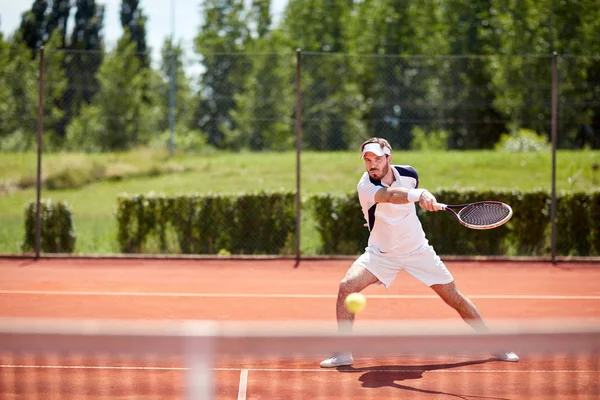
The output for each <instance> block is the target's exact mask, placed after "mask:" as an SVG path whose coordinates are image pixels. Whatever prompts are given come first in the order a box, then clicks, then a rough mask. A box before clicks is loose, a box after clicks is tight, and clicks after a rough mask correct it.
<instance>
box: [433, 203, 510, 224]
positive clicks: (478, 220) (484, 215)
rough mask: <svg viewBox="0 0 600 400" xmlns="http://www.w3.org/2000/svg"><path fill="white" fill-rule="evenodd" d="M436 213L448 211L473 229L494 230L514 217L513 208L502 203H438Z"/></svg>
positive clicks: (435, 207)
mask: <svg viewBox="0 0 600 400" xmlns="http://www.w3.org/2000/svg"><path fill="white" fill-rule="evenodd" d="M434 209H435V210H436V211H440V210H446V211H448V212H449V213H451V214H452V215H454V217H456V219H457V220H458V222H460V223H461V224H463V225H464V226H466V227H467V228H471V229H492V228H496V227H499V226H500V225H504V224H505V223H506V222H508V220H509V219H510V218H511V217H512V215H513V211H512V208H511V207H510V206H509V205H508V204H505V203H502V202H500V201H479V202H476V203H469V204H456V205H447V204H443V203H436V204H435V205H434Z"/></svg>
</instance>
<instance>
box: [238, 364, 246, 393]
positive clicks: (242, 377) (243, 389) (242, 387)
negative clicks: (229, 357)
mask: <svg viewBox="0 0 600 400" xmlns="http://www.w3.org/2000/svg"><path fill="white" fill-rule="evenodd" d="M247 388H248V370H247V369H242V370H240V389H239V391H238V400H246V389H247Z"/></svg>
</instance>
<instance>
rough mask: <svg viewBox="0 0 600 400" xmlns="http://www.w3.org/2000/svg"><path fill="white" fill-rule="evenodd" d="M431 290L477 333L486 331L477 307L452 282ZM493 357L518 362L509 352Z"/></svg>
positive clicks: (434, 286) (433, 287)
mask: <svg viewBox="0 0 600 400" xmlns="http://www.w3.org/2000/svg"><path fill="white" fill-rule="evenodd" d="M431 288H432V289H433V290H434V291H435V292H436V293H437V294H438V295H439V296H440V297H441V298H442V300H444V301H445V302H446V304H448V305H449V306H450V307H452V308H454V309H455V310H456V311H457V312H458V314H459V315H460V316H461V317H462V319H463V320H465V322H466V323H468V324H469V325H471V326H472V327H473V329H475V330H476V331H477V332H487V331H488V327H487V325H486V324H485V322H484V321H483V318H482V317H481V314H480V313H479V311H478V310H477V307H475V304H473V303H472V302H471V300H469V299H468V298H467V297H466V296H465V295H464V294H462V293H461V292H460V291H459V290H458V288H457V287H456V284H455V283H454V281H452V282H450V283H446V284H443V285H431ZM494 356H495V357H498V358H499V359H501V360H503V361H511V362H516V361H519V357H518V356H517V355H516V354H515V353H514V352H511V351H509V352H503V353H499V354H494Z"/></svg>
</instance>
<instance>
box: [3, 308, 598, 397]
mask: <svg viewBox="0 0 600 400" xmlns="http://www.w3.org/2000/svg"><path fill="white" fill-rule="evenodd" d="M323 325H326V324H323V323H322V322H321V323H301V324H299V323H289V322H282V323H268V324H267V323H264V324H263V323H232V322H231V323H216V322H211V321H182V322H142V321H81V320H77V321H75V320H23V319H5V320H0V398H1V399H61V400H65V399H189V400H196V399H208V400H212V399H238V400H243V399H335V398H351V399H382V398H403V399H438V398H440V399H441V398H456V399H468V400H472V399H527V400H540V399H590V400H591V399H599V398H600V324H597V323H595V322H594V323H591V322H589V321H587V322H578V321H561V322H560V323H558V322H556V321H538V322H535V323H524V322H514V321H513V322H508V321H503V322H498V323H494V324H491V325H490V326H491V328H492V329H491V331H490V333H485V334H477V333H474V332H470V331H468V330H467V329H465V328H464V327H463V326H462V325H460V326H459V325H454V324H452V325H448V324H447V323H445V322H439V321H422V322H390V323H377V322H373V323H368V324H367V323H365V321H363V322H362V326H368V328H366V327H363V328H357V329H356V330H355V332H354V333H352V334H339V333H337V332H335V330H333V329H324V328H323ZM336 350H339V351H342V350H343V351H352V352H353V354H354V357H355V363H354V365H352V366H347V367H339V368H334V369H322V368H319V361H321V360H322V359H323V358H326V357H327V356H329V355H331V352H332V351H336ZM506 350H512V351H515V352H517V353H518V354H519V356H520V357H521V361H520V362H519V363H507V362H502V361H499V360H498V359H496V358H494V357H493V356H492V355H493V354H496V353H499V352H502V351H506Z"/></svg>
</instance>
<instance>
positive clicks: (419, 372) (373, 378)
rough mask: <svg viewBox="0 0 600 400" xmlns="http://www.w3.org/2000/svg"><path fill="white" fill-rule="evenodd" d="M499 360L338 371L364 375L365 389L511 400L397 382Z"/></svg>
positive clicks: (351, 368) (387, 366)
mask: <svg viewBox="0 0 600 400" xmlns="http://www.w3.org/2000/svg"><path fill="white" fill-rule="evenodd" d="M496 361H498V359H497V358H488V359H485V360H473V361H464V362H459V363H444V364H426V365H411V366H403V365H385V366H373V367H364V368H354V367H339V368H337V370H338V371H340V372H342V373H362V375H360V377H359V378H358V380H359V382H361V383H362V386H363V387H364V388H372V389H375V388H381V387H392V388H396V389H399V390H406V391H410V392H417V393H425V394H437V395H446V396H451V397H455V398H458V399H463V400H476V399H482V400H509V399H506V398H503V397H486V396H480V395H468V394H458V393H449V392H442V391H436V390H427V389H419V388H415V387H411V386H407V385H401V384H399V383H397V382H402V381H407V380H414V379H421V378H423V374H424V373H426V372H428V371H435V370H440V369H451V368H459V367H465V366H469V365H477V364H485V363H488V362H496Z"/></svg>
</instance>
